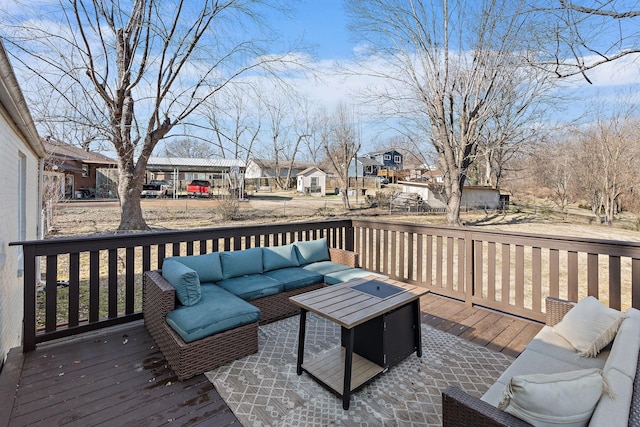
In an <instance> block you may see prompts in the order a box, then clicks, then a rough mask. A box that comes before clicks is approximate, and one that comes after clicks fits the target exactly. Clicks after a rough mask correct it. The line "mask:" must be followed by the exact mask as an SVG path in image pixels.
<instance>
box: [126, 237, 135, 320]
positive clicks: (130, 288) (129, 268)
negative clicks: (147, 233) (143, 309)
mask: <svg viewBox="0 0 640 427" xmlns="http://www.w3.org/2000/svg"><path fill="white" fill-rule="evenodd" d="M125 262H126V266H125V274H126V278H125V309H124V312H125V313H126V314H132V313H133V312H134V311H135V272H136V270H135V267H136V265H135V264H136V263H135V248H132V247H128V248H127V250H126V261H125Z"/></svg>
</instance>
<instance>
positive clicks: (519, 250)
mask: <svg viewBox="0 0 640 427" xmlns="http://www.w3.org/2000/svg"><path fill="white" fill-rule="evenodd" d="M516 306H517V307H524V246H522V245H516Z"/></svg>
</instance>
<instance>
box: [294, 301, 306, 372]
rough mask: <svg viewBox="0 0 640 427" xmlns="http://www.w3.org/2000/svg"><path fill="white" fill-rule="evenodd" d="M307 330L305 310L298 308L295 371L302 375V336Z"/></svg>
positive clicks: (303, 336)
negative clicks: (298, 324)
mask: <svg viewBox="0 0 640 427" xmlns="http://www.w3.org/2000/svg"><path fill="white" fill-rule="evenodd" d="M306 330H307V310H305V309H304V308H302V309H300V329H299V331H298V364H297V365H296V372H297V373H298V375H302V363H304V338H305V332H306Z"/></svg>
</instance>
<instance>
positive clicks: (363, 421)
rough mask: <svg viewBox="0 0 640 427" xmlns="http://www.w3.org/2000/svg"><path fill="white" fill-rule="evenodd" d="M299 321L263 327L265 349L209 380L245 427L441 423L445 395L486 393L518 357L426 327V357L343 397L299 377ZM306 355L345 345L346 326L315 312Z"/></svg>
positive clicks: (310, 317)
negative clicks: (450, 390) (451, 388)
mask: <svg viewBox="0 0 640 427" xmlns="http://www.w3.org/2000/svg"><path fill="white" fill-rule="evenodd" d="M298 325H299V318H298V317H297V316H295V317H291V318H288V319H285V320H281V321H279V322H275V323H272V324H269V325H266V326H263V327H260V328H259V331H260V332H259V348H260V350H259V352H258V353H256V354H254V355H251V356H248V357H245V358H244V359H241V360H236V361H234V362H232V363H230V364H228V365H225V366H222V367H220V368H218V369H216V370H213V371H211V372H208V373H207V374H206V375H207V377H208V378H209V380H210V381H211V382H212V383H213V385H214V386H215V387H216V389H217V390H218V392H219V393H220V395H221V396H222V397H223V399H224V400H225V402H227V404H228V405H229V407H230V408H231V410H232V411H233V412H234V414H235V415H236V416H237V417H238V419H239V420H240V421H241V422H242V424H243V425H244V426H245V427H249V426H257V427H262V426H301V425H305V426H318V427H320V426H356V425H357V426H380V425H383V426H441V425H442V416H441V414H442V411H441V400H442V397H441V390H442V389H444V388H445V387H446V386H447V385H449V384H450V385H455V386H457V387H459V388H461V389H463V390H465V391H467V392H468V393H470V394H473V395H476V396H480V395H482V394H483V393H484V392H485V391H486V390H487V389H488V388H489V386H490V385H491V384H492V383H493V382H494V381H495V380H496V379H497V378H498V377H499V376H500V374H501V373H502V372H503V371H504V370H505V369H506V368H507V367H508V366H509V365H510V364H511V362H512V361H513V359H512V358H510V357H508V356H505V355H503V354H502V353H497V352H493V351H491V350H488V349H486V348H485V347H480V346H478V345H475V344H472V343H470V342H468V341H465V340H463V339H461V338H458V337H456V336H454V335H451V334H447V333H446V332H442V331H439V330H437V329H434V328H432V327H430V326H428V325H424V324H423V325H422V348H423V351H422V358H421V359H420V358H418V357H416V355H415V354H412V355H410V356H409V357H408V358H407V359H405V360H404V361H402V362H400V363H399V364H397V365H395V366H393V367H392V368H391V369H389V370H388V371H387V372H386V373H384V374H382V375H381V376H379V377H377V378H375V379H374V380H373V381H371V382H370V383H369V384H367V385H365V386H364V387H363V388H362V389H360V390H359V391H357V392H356V393H354V394H352V396H351V406H350V408H349V410H348V411H345V410H343V409H342V400H341V399H340V398H339V397H337V396H336V395H334V394H333V393H331V392H329V391H328V390H327V389H325V388H323V387H322V386H320V385H319V384H318V383H316V382H315V381H314V380H313V379H312V378H311V377H310V376H309V375H308V374H307V373H306V372H305V373H303V374H302V375H301V376H298V375H296V358H297V353H296V351H297V348H298V347H297V340H298ZM306 336H307V338H306V343H305V358H309V357H311V356H312V355H316V354H320V353H322V352H326V351H328V350H329V349H331V348H333V347H335V346H338V345H340V328H339V326H337V325H336V324H334V323H332V322H329V321H327V320H325V319H323V318H321V317H319V316H316V315H314V314H312V313H309V314H308V316H307V333H306Z"/></svg>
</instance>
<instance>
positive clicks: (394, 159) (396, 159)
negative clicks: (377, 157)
mask: <svg viewBox="0 0 640 427" xmlns="http://www.w3.org/2000/svg"><path fill="white" fill-rule="evenodd" d="M393 161H394V162H395V163H402V157H400V156H394V157H393Z"/></svg>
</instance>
